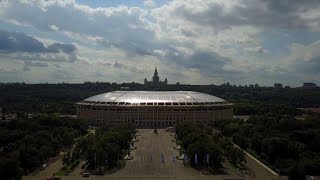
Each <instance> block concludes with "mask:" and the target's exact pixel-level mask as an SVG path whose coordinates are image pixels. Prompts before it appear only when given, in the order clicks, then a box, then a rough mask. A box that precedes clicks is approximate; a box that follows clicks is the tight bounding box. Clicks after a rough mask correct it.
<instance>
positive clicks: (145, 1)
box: [142, 0, 156, 8]
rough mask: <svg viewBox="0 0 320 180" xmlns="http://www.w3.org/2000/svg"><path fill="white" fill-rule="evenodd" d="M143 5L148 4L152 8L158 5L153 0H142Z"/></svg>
mask: <svg viewBox="0 0 320 180" xmlns="http://www.w3.org/2000/svg"><path fill="white" fill-rule="evenodd" d="M142 1H143V5H144V6H146V7H147V8H152V7H154V6H155V5H156V3H155V2H154V1H153V0H142Z"/></svg>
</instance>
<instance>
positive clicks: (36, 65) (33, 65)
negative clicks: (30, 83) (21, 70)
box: [24, 61, 49, 67]
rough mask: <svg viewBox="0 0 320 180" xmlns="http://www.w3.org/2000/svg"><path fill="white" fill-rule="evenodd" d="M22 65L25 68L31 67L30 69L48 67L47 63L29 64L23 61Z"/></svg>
mask: <svg viewBox="0 0 320 180" xmlns="http://www.w3.org/2000/svg"><path fill="white" fill-rule="evenodd" d="M24 64H25V65H26V66H29V67H30V66H32V67H48V66H49V65H48V63H45V62H32V61H31V62H29V61H25V62H24Z"/></svg>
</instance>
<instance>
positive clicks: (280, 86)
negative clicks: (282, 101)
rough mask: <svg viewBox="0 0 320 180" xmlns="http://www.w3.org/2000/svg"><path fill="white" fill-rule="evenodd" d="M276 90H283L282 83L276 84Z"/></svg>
mask: <svg viewBox="0 0 320 180" xmlns="http://www.w3.org/2000/svg"><path fill="white" fill-rule="evenodd" d="M274 88H277V89H280V88H282V84H280V83H275V84H274Z"/></svg>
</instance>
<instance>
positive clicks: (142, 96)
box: [76, 91, 233, 128]
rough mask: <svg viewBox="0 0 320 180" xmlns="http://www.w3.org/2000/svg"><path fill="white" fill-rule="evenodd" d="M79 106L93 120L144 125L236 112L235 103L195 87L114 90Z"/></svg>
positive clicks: (201, 120)
mask: <svg viewBox="0 0 320 180" xmlns="http://www.w3.org/2000/svg"><path fill="white" fill-rule="evenodd" d="M76 107H77V115H78V117H80V118H83V119H86V120H88V121H89V122H90V123H91V124H95V125H99V124H111V125H112V124H123V123H132V124H135V125H136V126H137V127H142V128H143V127H146V128H165V127H171V126H175V125H177V124H178V123H182V122H192V123H198V124H200V123H203V124H213V123H214V121H216V120H225V119H231V118H232V116H233V104H232V103H229V102H227V101H225V100H223V99H221V98H218V97H216V96H212V95H209V94H204V93H199V92H193V91H113V92H108V93H104V94H99V95H96V96H92V97H89V98H87V99H85V100H83V101H81V102H78V103H76Z"/></svg>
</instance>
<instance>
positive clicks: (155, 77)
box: [144, 67, 168, 87]
mask: <svg viewBox="0 0 320 180" xmlns="http://www.w3.org/2000/svg"><path fill="white" fill-rule="evenodd" d="M167 84H168V80H167V78H166V79H165V80H164V81H160V78H159V75H158V70H157V67H156V68H155V70H154V74H153V77H152V81H148V80H147V78H144V85H145V86H151V87H158V86H165V85H167Z"/></svg>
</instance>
